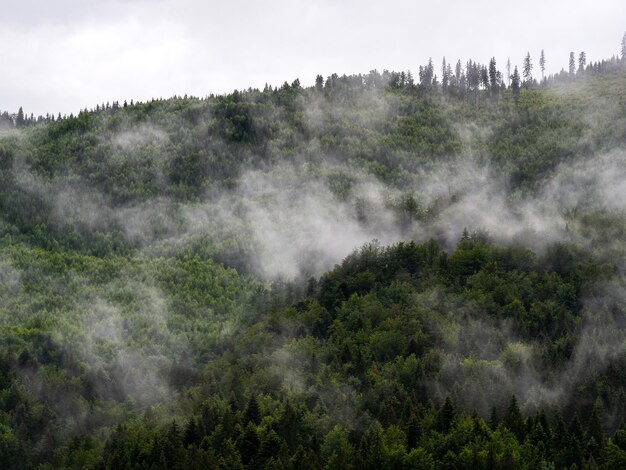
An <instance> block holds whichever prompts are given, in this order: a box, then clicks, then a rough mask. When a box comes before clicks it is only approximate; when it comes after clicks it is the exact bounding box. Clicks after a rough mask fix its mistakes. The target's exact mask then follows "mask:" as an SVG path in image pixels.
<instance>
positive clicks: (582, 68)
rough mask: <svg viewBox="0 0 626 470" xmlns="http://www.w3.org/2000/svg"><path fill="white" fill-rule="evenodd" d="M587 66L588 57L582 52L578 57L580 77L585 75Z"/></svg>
mask: <svg viewBox="0 0 626 470" xmlns="http://www.w3.org/2000/svg"><path fill="white" fill-rule="evenodd" d="M586 65H587V55H586V54H585V51H582V52H581V53H580V54H579V55H578V75H582V74H583V73H585V67H586Z"/></svg>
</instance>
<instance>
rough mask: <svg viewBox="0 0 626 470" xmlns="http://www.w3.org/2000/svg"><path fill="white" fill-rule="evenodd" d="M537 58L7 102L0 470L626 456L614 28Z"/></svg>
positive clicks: (0, 240)
mask: <svg viewBox="0 0 626 470" xmlns="http://www.w3.org/2000/svg"><path fill="white" fill-rule="evenodd" d="M548 59H549V58H548ZM545 63H546V57H545V56H544V53H543V51H542V53H541V56H540V57H538V58H536V59H535V58H532V57H531V56H530V54H529V55H528V56H527V57H526V58H525V59H524V61H523V65H522V66H521V67H520V68H519V69H518V67H511V64H510V63H508V64H497V63H496V60H495V59H492V60H491V61H490V63H489V64H479V63H477V62H474V61H472V60H469V61H467V62H465V63H462V62H461V61H458V62H446V60H445V59H444V60H443V61H442V63H438V64H433V61H430V62H429V63H428V64H426V65H423V66H421V67H420V68H419V70H418V71H416V73H415V76H413V74H412V73H411V72H392V71H387V70H384V71H382V72H378V71H376V70H372V71H371V72H369V73H366V74H361V75H349V76H348V75H341V76H340V75H337V74H333V75H331V76H328V77H323V76H321V75H318V76H317V77H316V79H315V84H314V85H313V86H310V87H307V86H303V85H302V84H301V82H300V80H298V79H296V80H294V81H293V82H291V83H289V82H285V83H284V84H283V85H282V86H278V87H272V86H266V87H265V89H263V90H258V89H252V88H250V89H247V90H241V91H235V92H233V93H230V94H225V95H209V96H207V97H203V98H198V97H193V96H174V97H172V98H169V99H153V100H149V101H145V102H134V101H130V100H129V101H128V102H126V101H124V102H122V103H119V102H117V101H115V102H111V103H101V104H97V105H96V106H95V107H94V108H92V109H85V110H82V111H80V112H79V113H78V114H77V115H73V114H72V115H69V116H62V115H60V114H59V115H57V116H55V115H46V116H39V117H35V116H34V115H29V114H28V113H27V110H26V111H24V110H23V109H21V108H20V109H19V110H18V111H17V112H15V113H13V112H9V111H6V112H1V113H0V468H7V469H8V468H16V469H19V468H39V469H53V468H54V469H56V468H77V469H78V468H80V469H86V468H93V469H104V468H159V469H161V468H163V469H165V468H181V469H188V468H198V469H200V468H223V469H243V468H250V469H274V468H278V469H283V468H284V469H289V468H294V469H295V468H298V469H302V468H306V469H308V468H311V469H350V468H354V469H360V468H364V469H382V468H392V469H451V468H468V469H470V468H471V469H480V468H484V469H495V468H498V469H513V468H524V469H526V468H527V469H537V468H543V469H556V468H570V469H573V468H576V469H581V468H589V469H593V468H607V469H613V468H626V424H625V422H624V420H625V418H626V217H625V215H626V35H625V36H624V41H623V44H622V55H621V57H613V58H611V59H607V60H602V61H598V62H589V63H587V58H586V55H585V53H584V52H581V53H577V54H574V53H572V54H571V56H570V57H569V68H568V70H567V71H561V73H559V74H556V75H550V76H548V75H545V74H544V71H545ZM544 75H545V76H544Z"/></svg>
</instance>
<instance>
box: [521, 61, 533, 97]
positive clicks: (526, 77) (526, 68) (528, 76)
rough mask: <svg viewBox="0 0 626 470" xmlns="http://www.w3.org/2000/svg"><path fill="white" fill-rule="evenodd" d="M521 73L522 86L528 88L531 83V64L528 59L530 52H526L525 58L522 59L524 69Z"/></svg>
mask: <svg viewBox="0 0 626 470" xmlns="http://www.w3.org/2000/svg"><path fill="white" fill-rule="evenodd" d="M522 73H523V76H524V86H525V87H527V88H530V87H531V86H532V81H533V64H532V62H531V59H530V52H528V53H527V54H526V57H524V67H523V69H522Z"/></svg>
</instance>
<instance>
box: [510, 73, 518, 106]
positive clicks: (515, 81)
mask: <svg viewBox="0 0 626 470" xmlns="http://www.w3.org/2000/svg"><path fill="white" fill-rule="evenodd" d="M519 82H520V80H519V72H518V71H517V65H516V66H515V70H514V71H513V80H512V82H511V90H513V98H514V99H515V101H516V102H517V101H518V100H519V86H520V83H519Z"/></svg>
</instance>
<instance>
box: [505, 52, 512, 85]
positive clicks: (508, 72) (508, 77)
mask: <svg viewBox="0 0 626 470" xmlns="http://www.w3.org/2000/svg"><path fill="white" fill-rule="evenodd" d="M506 81H507V85H508V86H511V59H510V58H509V59H506Z"/></svg>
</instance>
